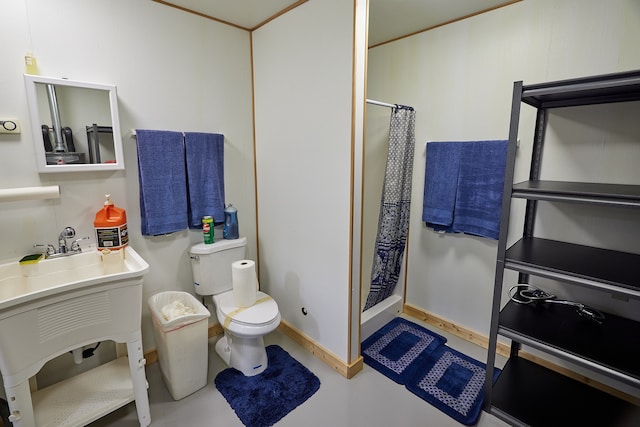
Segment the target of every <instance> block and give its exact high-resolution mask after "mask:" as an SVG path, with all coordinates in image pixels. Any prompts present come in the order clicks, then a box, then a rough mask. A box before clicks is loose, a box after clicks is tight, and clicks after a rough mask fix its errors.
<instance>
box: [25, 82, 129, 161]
mask: <svg viewBox="0 0 640 427" xmlns="http://www.w3.org/2000/svg"><path fill="white" fill-rule="evenodd" d="M24 78H25V85H26V89H27V102H28V104H29V112H30V115H31V117H30V118H31V128H32V131H33V140H34V144H35V152H36V163H37V166H38V171H39V172H72V171H75V172H82V171H100V170H118V169H124V158H123V155H122V135H121V133H120V121H119V119H118V97H117V93H116V87H115V86H112V85H104V84H97V83H86V82H78V81H73V80H67V79H57V78H51V77H42V76H35V75H30V74H25V76H24Z"/></svg>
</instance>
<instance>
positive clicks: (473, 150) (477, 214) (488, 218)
mask: <svg viewBox="0 0 640 427" xmlns="http://www.w3.org/2000/svg"><path fill="white" fill-rule="evenodd" d="M464 147H465V148H464V150H463V152H464V154H463V156H462V159H461V161H460V173H459V175H458V193H457V197H456V209H455V215H454V220H453V229H454V230H456V231H460V232H463V233H467V234H473V235H476V236H482V237H488V238H490V239H494V240H497V239H498V234H499V232H500V213H501V211H502V193H503V191H504V173H505V168H506V162H507V141H474V142H469V143H466V144H465V146H464Z"/></svg>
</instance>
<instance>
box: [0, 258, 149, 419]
mask: <svg viewBox="0 0 640 427" xmlns="http://www.w3.org/2000/svg"><path fill="white" fill-rule="evenodd" d="M110 261H111V260H110ZM148 269H149V265H148V264H147V263H146V262H145V261H144V259H142V257H140V255H138V254H137V253H136V252H135V251H134V250H133V249H132V248H131V247H127V248H125V252H124V260H123V262H122V263H121V264H118V265H117V266H116V268H114V266H113V264H112V263H111V262H109V264H108V265H107V264H104V263H103V262H102V259H101V254H100V253H99V252H97V251H95V250H93V251H85V252H83V253H80V254H75V255H70V256H68V257H62V258H55V259H46V260H42V261H40V262H38V263H36V264H26V265H20V264H19V263H18V262H17V261H14V262H9V263H5V264H0V371H1V372H2V379H3V381H4V387H5V391H6V395H7V402H8V403H9V409H10V412H11V420H12V422H13V426H14V427H36V426H37V427H42V426H51V427H53V426H55V427H61V426H84V425H86V424H88V423H90V422H91V421H94V420H96V419H98V418H100V417H102V416H104V415H105V414H107V413H109V412H111V411H113V410H115V409H117V408H119V407H121V406H123V405H125V404H127V403H129V402H131V401H133V400H135V403H136V409H137V412H138V419H139V421H140V425H141V426H143V427H146V426H148V425H149V424H150V423H151V415H150V412H149V400H148V396H147V383H146V377H145V370H144V366H145V360H144V356H143V351H142V334H141V331H140V323H141V315H142V277H143V276H144V274H145V273H146V272H147V271H148ZM105 340H113V341H115V342H118V343H126V346H127V355H126V356H122V357H119V358H118V359H116V360H114V361H112V362H109V363H107V364H104V365H102V366H99V367H98V368H95V369H92V370H90V371H88V372H85V373H83V374H80V375H77V376H75V377H72V378H70V379H67V380H64V381H62V382H60V383H57V384H54V385H52V386H49V387H46V388H44V389H41V390H38V391H35V392H33V393H31V391H30V389H29V378H30V377H32V376H34V375H35V374H36V373H37V372H38V371H39V370H40V369H41V368H42V366H43V365H44V364H45V363H46V362H47V361H49V360H51V359H53V358H54V357H57V356H59V355H61V354H63V353H66V352H68V351H71V350H73V349H76V348H78V347H81V346H84V345H88V344H91V343H95V342H99V341H105Z"/></svg>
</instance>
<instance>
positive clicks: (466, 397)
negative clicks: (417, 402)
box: [405, 345, 501, 425]
mask: <svg viewBox="0 0 640 427" xmlns="http://www.w3.org/2000/svg"><path fill="white" fill-rule="evenodd" d="M486 366H487V365H485V364H484V363H481V362H479V361H477V360H475V359H472V358H471V357H469V356H467V355H464V354H462V353H460V352H458V351H455V350H453V349H451V348H449V347H448V346H446V345H443V346H441V347H440V348H438V349H437V350H436V351H434V352H433V353H431V354H430V355H429V358H428V360H426V361H424V364H423V365H422V366H421V367H420V369H419V370H418V371H416V375H415V376H414V377H413V378H412V379H411V380H410V381H409V382H407V384H406V385H405V387H406V388H407V389H408V390H409V391H411V392H412V393H414V394H415V395H417V396H418V397H420V398H422V399H424V400H426V401H427V402H429V403H431V404H432V405H433V406H435V407H436V408H438V409H440V410H441V411H442V412H444V413H445V414H447V415H449V416H450V417H452V418H453V419H455V420H456V421H458V422H460V423H462V424H465V425H475V424H476V423H477V422H478V419H479V417H480V412H481V410H482V401H483V400H484V381H485V375H486ZM493 372H494V376H493V381H494V382H495V380H496V379H497V378H498V375H500V372H501V370H500V369H498V368H494V371H493Z"/></svg>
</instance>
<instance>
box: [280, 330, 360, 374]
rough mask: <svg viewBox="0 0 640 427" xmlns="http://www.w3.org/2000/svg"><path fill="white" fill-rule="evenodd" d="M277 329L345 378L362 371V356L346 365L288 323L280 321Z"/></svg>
mask: <svg viewBox="0 0 640 427" xmlns="http://www.w3.org/2000/svg"><path fill="white" fill-rule="evenodd" d="M278 329H279V330H280V331H281V332H282V333H284V334H285V335H286V336H288V337H289V338H291V339H292V340H293V341H295V342H296V343H298V344H299V345H300V346H302V347H303V348H305V349H306V350H307V351H309V352H311V354H313V355H314V356H316V357H317V358H318V359H320V360H322V361H323V362H324V363H326V364H327V365H328V366H330V367H331V368H333V369H335V370H336V371H338V373H340V374H341V375H342V376H344V377H346V378H352V377H353V376H354V375H355V374H357V373H358V372H360V371H361V370H362V367H363V363H364V362H363V359H362V356H358V358H357V359H356V360H355V361H354V362H353V363H351V364H347V363H345V362H344V361H343V360H342V359H340V358H339V357H338V356H336V355H335V354H333V353H331V352H330V351H329V350H327V349H326V348H324V347H322V346H321V345H319V344H318V343H316V342H315V341H314V340H312V339H311V338H309V337H308V336H306V335H305V334H304V333H302V331H300V330H299V329H297V328H295V327H294V326H293V325H291V324H290V323H289V322H287V321H285V320H281V321H280V326H278Z"/></svg>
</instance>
